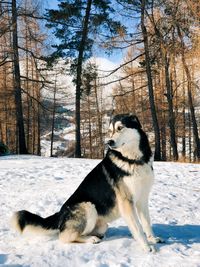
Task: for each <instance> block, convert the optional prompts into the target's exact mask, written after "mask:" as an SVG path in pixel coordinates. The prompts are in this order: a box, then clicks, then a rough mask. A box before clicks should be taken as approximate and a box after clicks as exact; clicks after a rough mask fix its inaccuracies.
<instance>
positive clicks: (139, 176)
mask: <svg viewBox="0 0 200 267" xmlns="http://www.w3.org/2000/svg"><path fill="white" fill-rule="evenodd" d="M153 180H154V175H153V171H152V169H151V167H150V166H149V165H147V164H146V165H142V166H138V167H137V168H135V169H134V171H133V174H132V175H129V176H125V177H124V178H123V183H124V184H125V186H126V188H127V189H128V191H129V193H130V195H131V196H132V198H133V200H135V201H137V199H140V198H141V195H143V196H144V195H146V194H148V193H149V191H150V189H151V186H152V184H153Z"/></svg>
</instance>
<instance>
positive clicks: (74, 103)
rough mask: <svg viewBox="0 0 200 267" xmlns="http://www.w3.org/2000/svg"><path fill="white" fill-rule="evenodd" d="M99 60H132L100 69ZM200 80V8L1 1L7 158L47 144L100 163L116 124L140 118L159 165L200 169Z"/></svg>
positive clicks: (118, 1)
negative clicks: (62, 133)
mask: <svg viewBox="0 0 200 267" xmlns="http://www.w3.org/2000/svg"><path fill="white" fill-rule="evenodd" d="M96 51H101V53H102V55H104V57H105V55H106V56H107V57H108V58H109V56H110V58H111V59H112V54H115V55H116V54H117V53H119V57H120V55H123V56H122V57H121V59H120V58H119V61H118V62H120V63H119V64H118V65H117V66H116V67H114V68H113V69H110V70H106V69H103V68H102V66H101V69H100V68H99V66H98V64H96V63H95V60H94V59H95V55H96ZM102 57H103V56H102ZM111 59H110V60H111ZM60 62H62V64H61V63H60ZM61 74H62V77H63V76H66V80H67V81H65V82H62V81H61V80H62V79H61V77H60V75H61ZM199 74H200V3H199V0H101V1H99V0H83V1H80V0H65V1H62V0H60V1H58V3H57V6H56V5H55V8H54V9H50V8H49V7H48V2H45V3H44V2H43V1H40V0H37V1H33V0H21V1H18V0H5V1H4V0H0V155H1V154H3V153H5V154H6V153H11V154H35V155H41V150H42V148H41V146H42V139H43V137H44V136H47V135H48V138H49V141H50V142H49V143H50V147H49V149H50V155H51V156H59V155H65V156H70V157H88V158H101V157H103V155H104V147H105V138H106V133H107V127H108V122H109V118H110V116H112V115H114V114H118V113H133V114H136V115H137V116H138V118H139V119H140V121H141V123H142V125H143V128H144V130H145V131H146V132H147V134H148V136H149V139H150V141H151V144H152V147H153V148H154V149H153V150H154V158H155V160H158V161H160V160H162V161H186V162H200V137H199V135H200V130H199V129H200V79H199V76H200V75H199ZM69 125H73V127H72V128H73V131H74V132H73V134H74V140H71V141H70V142H69V141H66V140H65V139H62V142H65V143H66V146H65V149H64V150H65V151H64V152H62V154H59V153H55V150H56V148H55V147H54V143H55V140H56V138H57V139H59V138H60V137H58V136H57V135H56V133H57V132H58V128H59V130H61V128H62V129H65V128H66V127H68V126H69ZM58 126H59V127H58ZM66 136H67V135H66ZM66 138H67V137H66ZM59 140H60V139H59Z"/></svg>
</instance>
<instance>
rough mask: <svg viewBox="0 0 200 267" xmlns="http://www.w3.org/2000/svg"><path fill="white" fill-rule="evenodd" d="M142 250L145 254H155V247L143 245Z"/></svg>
mask: <svg viewBox="0 0 200 267" xmlns="http://www.w3.org/2000/svg"><path fill="white" fill-rule="evenodd" d="M143 250H144V251H145V252H146V253H149V252H151V253H156V252H157V248H156V246H155V245H145V246H144V247H143Z"/></svg>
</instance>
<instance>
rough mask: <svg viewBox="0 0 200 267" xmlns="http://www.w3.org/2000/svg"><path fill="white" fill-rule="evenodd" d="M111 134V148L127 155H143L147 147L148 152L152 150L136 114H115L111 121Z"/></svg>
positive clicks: (109, 144)
mask: <svg viewBox="0 0 200 267" xmlns="http://www.w3.org/2000/svg"><path fill="white" fill-rule="evenodd" d="M109 135H110V140H109V141H108V146H109V148H110V149H111V150H116V151H118V152H120V153H122V154H123V155H125V156H127V157H130V158H134V157H137V158H138V157H142V156H144V154H145V153H146V149H148V152H149V150H150V147H149V143H148V139H147V136H146V134H145V133H144V131H143V130H142V126H141V124H140V121H139V119H138V118H137V116H135V115H132V114H120V115H116V116H114V117H113V118H112V119H111V122H110V127H109ZM149 153H151V150H150V152H149ZM149 153H148V154H149Z"/></svg>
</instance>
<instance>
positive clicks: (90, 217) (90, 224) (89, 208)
mask: <svg viewBox="0 0 200 267" xmlns="http://www.w3.org/2000/svg"><path fill="white" fill-rule="evenodd" d="M81 205H82V206H84V209H85V211H86V220H87V224H86V227H85V229H84V231H83V233H82V235H88V234H90V233H91V232H92V230H93V229H94V227H95V225H96V222H97V216H98V215H97V210H96V208H95V206H94V205H93V204H92V203H90V202H86V203H83V204H81Z"/></svg>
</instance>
